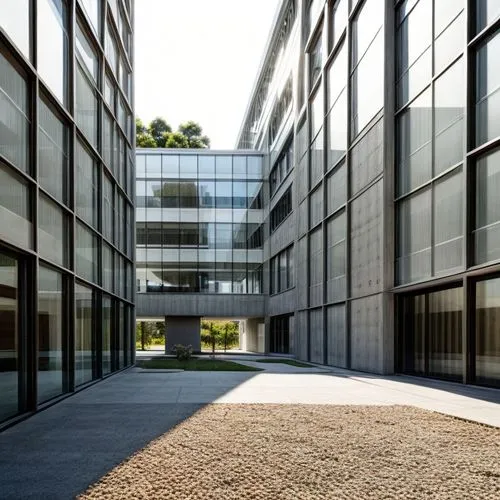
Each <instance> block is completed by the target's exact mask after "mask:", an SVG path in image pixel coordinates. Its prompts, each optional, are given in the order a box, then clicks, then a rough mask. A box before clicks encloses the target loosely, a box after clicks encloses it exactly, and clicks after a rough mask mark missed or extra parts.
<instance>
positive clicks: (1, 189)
mask: <svg viewBox="0 0 500 500" xmlns="http://www.w3.org/2000/svg"><path fill="white" fill-rule="evenodd" d="M2 237H5V238H7V239H9V240H11V241H14V242H16V243H18V244H19V245H22V246H23V247H26V248H31V246H32V244H33V241H32V240H33V238H32V226H31V214H30V191H29V187H28V184H27V183H26V182H25V181H24V180H21V178H20V177H19V178H18V176H17V175H15V174H14V173H13V172H11V171H10V169H9V168H7V167H4V166H3V165H2V164H0V238H2Z"/></svg>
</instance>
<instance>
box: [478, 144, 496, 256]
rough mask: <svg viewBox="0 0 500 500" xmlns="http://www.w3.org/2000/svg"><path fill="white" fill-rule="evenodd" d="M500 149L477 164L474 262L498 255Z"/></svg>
mask: <svg viewBox="0 0 500 500" xmlns="http://www.w3.org/2000/svg"><path fill="white" fill-rule="evenodd" d="M499 193H500V150H497V151H495V152H494V153H492V154H490V155H488V156H485V157H483V158H481V159H480V160H479V161H478V162H477V164H476V195H475V199H476V230H475V232H474V233H475V243H476V258H475V262H476V264H482V263H484V262H489V261H492V260H497V259H500V196H499Z"/></svg>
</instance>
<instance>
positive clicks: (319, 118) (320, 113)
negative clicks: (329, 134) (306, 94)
mask: <svg viewBox="0 0 500 500" xmlns="http://www.w3.org/2000/svg"><path fill="white" fill-rule="evenodd" d="M323 102H324V99H323V85H320V86H319V87H318V90H317V91H316V93H315V94H314V97H313V98H312V101H311V120H310V123H311V139H314V138H315V137H316V135H317V133H318V132H319V131H320V129H321V127H322V126H323V117H324V115H325V112H324V110H323Z"/></svg>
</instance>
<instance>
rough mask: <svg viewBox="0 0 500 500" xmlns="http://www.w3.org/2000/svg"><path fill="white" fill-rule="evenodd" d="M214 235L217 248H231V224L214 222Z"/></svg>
mask: <svg viewBox="0 0 500 500" xmlns="http://www.w3.org/2000/svg"><path fill="white" fill-rule="evenodd" d="M215 235H216V246H217V250H226V249H230V248H233V229H232V224H216V227H215Z"/></svg>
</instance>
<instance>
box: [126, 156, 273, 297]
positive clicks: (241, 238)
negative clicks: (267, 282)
mask: <svg viewBox="0 0 500 500" xmlns="http://www.w3.org/2000/svg"><path fill="white" fill-rule="evenodd" d="M236 153H237V152H235V154H233V155H231V154H222V153H221V154H213V153H210V152H199V153H197V154H195V153H194V151H190V152H189V153H186V154H184V153H178V152H169V151H168V150H162V152H143V151H141V150H138V151H137V160H136V162H137V180H136V192H137V291H138V292H170V293H183V292H194V293H241V294H255V293H257V294H259V293H262V263H263V244H264V234H263V222H264V220H263V192H262V191H263V182H262V156H260V155H247V154H244V153H241V154H236Z"/></svg>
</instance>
